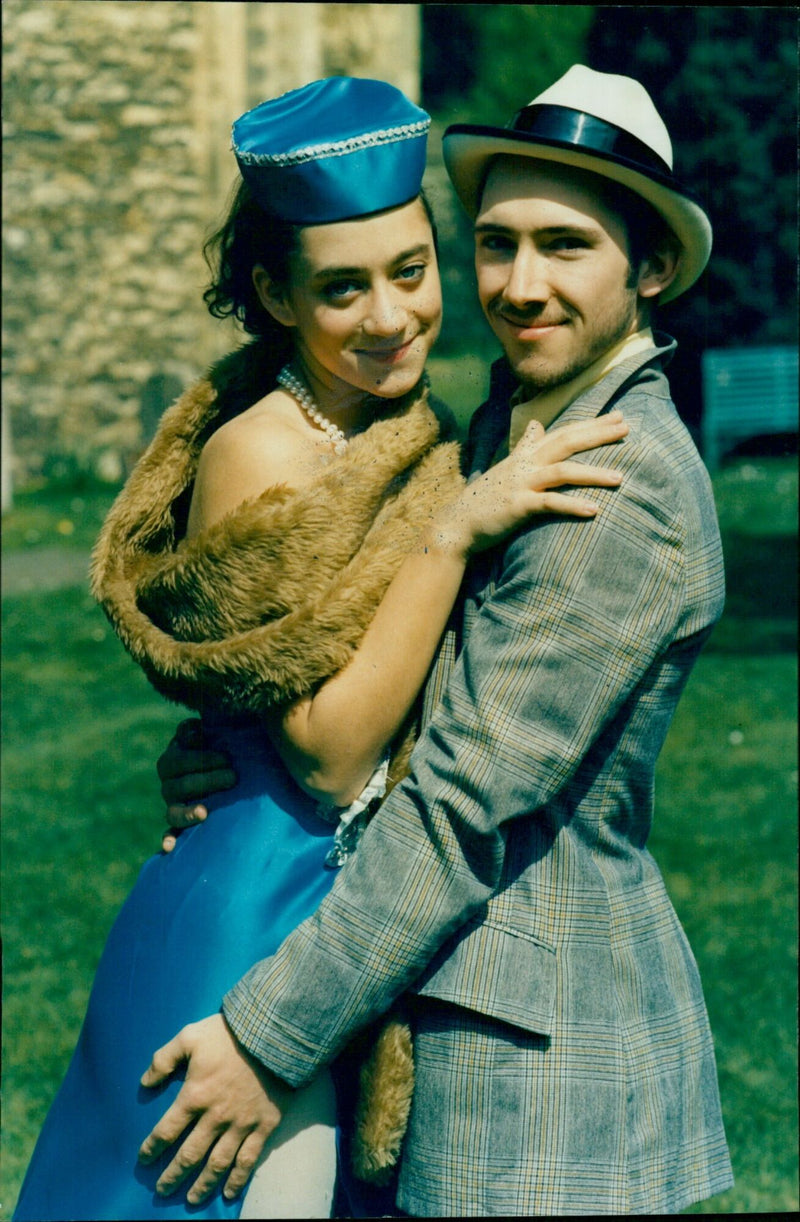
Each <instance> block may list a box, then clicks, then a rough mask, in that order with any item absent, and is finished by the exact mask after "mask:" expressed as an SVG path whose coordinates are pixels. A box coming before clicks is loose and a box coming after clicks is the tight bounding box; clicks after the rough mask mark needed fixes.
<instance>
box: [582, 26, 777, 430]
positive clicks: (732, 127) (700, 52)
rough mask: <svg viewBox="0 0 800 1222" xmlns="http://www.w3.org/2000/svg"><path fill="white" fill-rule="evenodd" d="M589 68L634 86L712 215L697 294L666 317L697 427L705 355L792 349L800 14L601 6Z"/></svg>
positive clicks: (675, 379)
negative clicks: (745, 348) (709, 249)
mask: <svg viewBox="0 0 800 1222" xmlns="http://www.w3.org/2000/svg"><path fill="white" fill-rule="evenodd" d="M595 13H596V15H595V21H594V24H593V27H592V30H591V33H590V35H589V40H588V48H587V53H588V62H589V63H590V64H591V66H592V67H593V68H596V69H598V70H599V71H601V72H622V73H625V74H628V75H630V76H634V77H637V78H638V79H639V80H641V81H642V83H643V84H644V85H645V87H646V88H647V89H648V91H649V92H650V93H651V94H652V96H653V98H654V99H655V101H656V104H657V106H658V108H659V110H660V112H661V114H662V115H663V117H664V121H665V122H666V124H667V127H668V128H669V131H670V134H671V136H672V142H673V147H674V152H675V165H676V170H677V173H678V176H679V178H681V179H682V180H683V181H684V182H685V183H686V184H687V186H689V187H690V188H692V189H693V190H694V191H695V193H696V194H697V195H698V196H699V198H700V199H701V201H702V202H703V204H704V206H705V207H706V208H707V209H708V211H709V214H710V216H711V219H712V223H713V225H714V252H713V254H712V257H711V262H710V264H709V268H708V271H707V273H706V274H705V276H704V277H703V279H702V281H701V283H700V284H699V285H698V286H697V287H696V288H695V289H693V290H691V291H690V292H689V293H687V294H686V295H685V296H684V297H680V298H679V299H678V301H677V302H676V303H675V305H674V306H668V307H666V309H665V310H664V312H663V324H664V326H665V328H666V329H667V330H668V331H670V332H671V333H672V334H674V335H675V336H676V337H677V339H678V341H679V345H680V346H679V352H678V355H677V356H676V358H675V360H674V361H673V365H672V367H671V369H670V381H671V383H672V388H673V394H674V396H675V400H676V403H677V404H678V406H679V408H680V409H681V412H682V414H683V415H684V417H685V418H686V419H687V421H688V423H689V424H690V425H696V424H697V423H698V422H699V418H700V410H701V406H700V356H701V354H702V350H703V349H704V348H706V347H736V346H738V345H741V344H748V345H750V344H773V343H796V342H797V338H796V337H797V314H796V309H797V246H796V218H797V178H796V174H797V144H796V132H797V102H796V99H797V92H796V89H797V59H796V54H797V52H796V47H797V9H795V8H790V7H786V8H778V7H773V6H767V7H762V8H758V7H751V6H742V7H732V6H717V7H713V8H712V7H709V6H686V7H683V6H678V5H670V6H655V7H645V8H625V7H618V6H610V5H603V6H599V7H598V8H597V9H596V10H595Z"/></svg>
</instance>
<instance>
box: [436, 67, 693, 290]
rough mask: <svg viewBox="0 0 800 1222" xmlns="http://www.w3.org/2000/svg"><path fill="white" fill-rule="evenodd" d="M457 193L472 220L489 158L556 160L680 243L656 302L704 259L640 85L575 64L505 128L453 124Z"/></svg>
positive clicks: (687, 197)
mask: <svg viewBox="0 0 800 1222" xmlns="http://www.w3.org/2000/svg"><path fill="white" fill-rule="evenodd" d="M443 150H444V160H445V165H446V166H447V172H448V174H449V175H450V178H451V179H452V182H453V186H454V187H455V190H456V194H457V195H458V197H459V199H460V200H461V203H462V204H463V205H464V207H465V209H466V210H467V213H468V214H469V215H470V216H471V217H472V218H474V217H475V216H476V215H477V213H478V208H479V207H480V198H481V193H482V190H483V183H484V179H485V176H486V171H487V169H488V167H489V163H490V161H491V159H492V158H493V157H497V156H498V155H499V154H510V155H512V156H517V157H537V158H539V159H541V160H543V161H556V162H560V163H562V164H564V165H571V166H577V167H579V168H581V169H585V170H591V171H592V172H593V173H595V174H601V175H602V176H603V177H604V178H609V179H611V180H612V181H613V182H617V183H620V184H621V185H622V186H624V187H627V188H628V189H629V190H631V191H633V192H635V193H636V194H637V195H640V196H641V197H642V198H643V199H645V200H647V202H648V203H649V204H651V205H652V207H653V208H654V209H655V210H656V212H658V213H659V215H660V216H661V217H663V219H664V220H665V221H666V223H667V225H669V227H670V229H671V230H672V231H673V233H674V234H675V236H676V237H677V239H678V241H679V242H680V244H681V255H680V259H679V262H678V273H677V275H676V277H675V279H674V280H673V281H672V283H671V284H670V285H669V287H668V289H666V290H665V291H664V293H662V295H661V300H662V301H671V300H672V299H673V298H675V297H678V296H679V295H680V294H681V293H683V292H685V291H686V289H688V288H689V287H690V286H691V285H692V284H694V282H695V280H696V279H697V277H698V276H699V275H700V273H701V272H702V271H703V268H704V267H705V266H706V264H707V263H708V259H709V255H710V254H711V223H710V221H709V219H708V217H707V216H706V214H705V212H704V211H703V209H702V208H701V207H700V205H699V204H698V203H697V202H696V201H695V200H694V199H693V198H692V196H691V194H690V193H689V192H688V191H687V189H686V188H685V187H683V186H682V185H681V184H680V183H679V182H678V180H677V179H676V178H675V176H674V174H673V172H672V142H671V141H670V138H669V132H668V131H667V129H666V127H665V126H664V121H663V119H662V118H661V116H660V115H659V113H658V111H657V110H656V108H655V106H654V105H653V102H652V99H651V97H650V95H649V94H648V92H647V90H646V89H645V88H644V86H642V85H640V84H639V82H638V81H634V80H632V79H631V77H629V76H615V75H612V74H611V73H608V72H595V71H593V70H592V69H591V68H586V67H584V65H583V64H575V65H573V67H572V68H570V69H569V71H568V72H566V73H565V74H564V76H562V77H561V78H560V79H559V80H557V81H556V82H555V84H554V85H551V86H550V88H549V89H545V91H544V93H540V94H539V96H538V97H536V98H534V99H533V101H532V102H531V103H530V104H529V105H528V106H525V107H524V108H523V109H522V110H521V111H519V113H518V114H517V115H516V117H515V118H514V120H513V122H512V123H511V124H510V125H509V126H508V127H481V126H476V125H474V124H471V123H456V124H454V125H453V126H451V127H448V129H447V131H446V132H445V134H444V141H443Z"/></svg>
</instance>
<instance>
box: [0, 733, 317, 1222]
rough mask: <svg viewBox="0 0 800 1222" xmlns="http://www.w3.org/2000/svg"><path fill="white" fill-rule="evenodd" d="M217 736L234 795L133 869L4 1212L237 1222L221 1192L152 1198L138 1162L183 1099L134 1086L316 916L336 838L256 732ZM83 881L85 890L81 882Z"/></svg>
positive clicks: (168, 1090)
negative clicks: (168, 848)
mask: <svg viewBox="0 0 800 1222" xmlns="http://www.w3.org/2000/svg"><path fill="white" fill-rule="evenodd" d="M217 728H218V737H219V741H220V743H221V745H224V746H225V747H226V748H227V749H228V750H229V752H230V753H231V755H232V757H233V759H234V761H235V765H236V768H237V772H238V775H239V783H238V785H237V787H236V789H235V790H230V791H228V792H227V793H225V794H219V795H217V796H216V797H214V798H212V799H210V800H209V802H208V803H207V805H208V808H209V816H208V819H207V820H206V821H205V822H204V823H202V824H199V825H198V826H196V827H194V828H191V829H189V830H187V831H184V832H183V833H182V834H181V835H180V836H179V837H178V843H177V845H176V847H175V849H174V850H173V851H172V852H171V853H160V854H159V855H158V856H156V857H152V858H150V859H149V860H148V861H147V862H146V863H145V865H144V866H143V868H142V870H141V872H140V874H139V877H138V879H137V881H136V884H135V885H134V888H133V890H132V891H131V893H130V895H129V896H128V899H127V900H126V902H125V904H124V905H123V907H122V910H121V911H120V913H119V916H118V917H117V920H116V922H115V924H114V926H113V928H112V930H111V933H110V935H109V938H108V941H107V943H106V946H105V949H104V951H103V955H102V958H101V960H100V964H99V967H98V969H97V975H96V976H95V980H94V985H93V988H92V993H91V997H90V999H89V1006H88V1010H87V1014H86V1019H85V1021H84V1025H83V1029H82V1031H81V1035H80V1039H79V1042H78V1046H77V1048H76V1050H75V1053H74V1055H73V1058H72V1061H71V1063H70V1066H69V1069H68V1070H67V1074H66V1077H65V1079H64V1082H63V1084H62V1086H61V1089H60V1090H59V1092H58V1095H57V1096H56V1099H55V1101H54V1103H53V1105H52V1107H51V1109H50V1112H49V1113H48V1116H47V1119H46V1121H45V1124H44V1127H43V1129H42V1132H41V1134H40V1136H39V1140H38V1142H37V1145H36V1148H35V1150H34V1154H33V1158H32V1160H31V1163H30V1166H29V1168H28V1172H27V1175H26V1178H25V1182H24V1184H23V1187H22V1191H21V1193H20V1197H19V1201H18V1203H17V1209H16V1212H15V1214H14V1218H15V1220H17V1222H28V1220H30V1222H48V1220H50V1219H53V1220H58V1222H64V1220H65V1219H103V1220H108V1219H114V1220H115V1222H122V1220H123V1219H146V1218H162V1219H169V1218H235V1217H238V1214H239V1210H240V1208H241V1198H239V1199H238V1200H236V1201H232V1202H227V1201H225V1200H224V1199H223V1198H222V1195H221V1191H219V1190H217V1191H216V1192H215V1193H214V1195H213V1196H212V1197H211V1198H210V1199H209V1200H207V1201H206V1202H205V1203H204V1204H203V1205H202V1206H200V1207H197V1206H189V1205H187V1203H186V1198H185V1192H184V1190H182V1189H181V1190H179V1191H178V1192H177V1193H176V1194H175V1195H174V1196H172V1197H166V1198H160V1197H157V1196H156V1195H155V1183H156V1180H157V1179H158V1177H159V1174H160V1172H161V1170H162V1169H163V1167H164V1166H166V1164H167V1162H168V1161H169V1155H166V1156H164V1157H163V1158H162V1159H161V1160H160V1161H159V1162H158V1163H155V1164H153V1165H151V1166H147V1167H143V1166H140V1165H139V1163H138V1162H137V1151H138V1149H139V1146H140V1144H141V1142H142V1141H143V1139H144V1138H145V1137H146V1136H147V1134H148V1133H149V1132H150V1130H151V1129H152V1128H153V1126H154V1125H155V1124H156V1122H157V1121H158V1119H159V1118H160V1116H162V1115H163V1113H164V1112H165V1111H166V1109H167V1107H168V1106H169V1105H170V1104H171V1103H172V1101H173V1099H174V1098H175V1096H176V1095H177V1093H178V1090H179V1088H180V1085H181V1082H180V1080H170V1082H169V1083H168V1084H167V1085H166V1087H164V1088H161V1089H158V1090H155V1091H152V1090H145V1089H143V1088H142V1087H140V1086H139V1079H140V1077H141V1075H142V1073H143V1072H144V1070H145V1069H146V1068H147V1066H148V1065H149V1063H150V1059H151V1057H152V1054H153V1052H154V1051H155V1050H156V1049H157V1048H159V1047H160V1046H161V1045H162V1044H164V1043H166V1042H167V1041H168V1040H169V1039H171V1038H172V1037H173V1036H174V1035H175V1034H177V1032H178V1031H179V1030H180V1028H181V1027H183V1026H184V1025H185V1024H186V1023H189V1022H194V1021H196V1020H198V1019H201V1018H205V1017H207V1016H208V1015H209V1014H213V1013H215V1012H217V1011H218V1010H219V1008H220V1003H221V1000H222V997H223V995H224V994H225V993H226V992H227V990H228V989H229V988H231V986H232V985H233V984H235V983H236V981H237V980H238V979H239V977H241V976H242V975H244V973H245V972H246V971H247V970H248V969H249V968H250V967H252V966H253V964H254V963H256V962H257V961H258V960H259V959H263V958H264V957H265V956H267V955H270V954H272V953H273V951H274V950H275V949H276V948H277V947H278V945H279V944H280V943H281V942H282V941H283V939H284V938H285V937H286V935H287V934H289V933H290V932H291V931H292V930H293V929H295V928H296V927H297V925H299V924H300V923H301V921H303V920H304V919H305V918H306V917H307V916H309V915H310V914H311V913H312V912H314V910H315V909H316V908H317V906H318V905H319V903H320V902H321V900H322V899H323V898H324V897H325V895H326V894H327V892H328V891H329V889H330V887H331V885H332V883H333V881H334V878H335V877H336V870H335V869H330V868H328V867H327V866H326V864H325V857H326V854H327V853H328V851H329V849H330V848H331V846H332V841H333V833H334V828H333V826H332V825H331V824H330V823H326V822H324V821H323V820H322V819H320V818H319V816H318V815H317V813H316V807H315V803H314V801H313V800H312V799H311V798H309V797H307V796H306V795H305V794H303V793H302V792H301V791H300V790H299V789H298V787H297V786H296V785H295V784H294V783H293V782H292V780H291V779H290V778H289V776H288V774H287V773H286V770H285V769H284V767H283V766H282V764H281V762H280V760H279V759H278V758H277V756H276V755H275V754H274V753H273V751H272V750H271V748H270V747H269V745H268V744H267V742H266V741H265V735H264V733H263V731H262V730H259V729H258V728H257V727H255V726H254V725H253V724H252V723H244V722H242V723H239V724H236V725H234V724H232V723H229V724H227V725H226V726H224V727H217ZM89 885H91V880H89Z"/></svg>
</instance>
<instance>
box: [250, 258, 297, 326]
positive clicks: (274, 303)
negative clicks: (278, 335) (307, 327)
mask: <svg viewBox="0 0 800 1222" xmlns="http://www.w3.org/2000/svg"><path fill="white" fill-rule="evenodd" d="M253 287H254V288H255V290H256V293H257V294H258V300H259V301H260V302H261V304H262V306H263V307H264V309H265V310H266V311H267V312H268V313H269V314H271V315H272V317H273V318H274V319H275V321H276V322H279V323H280V324H281V326H283V327H295V326H297V321H296V319H295V316H294V311H293V310H292V307H291V306H290V305H289V302H288V301H287V300H286V292H285V289H284V286H283V285H280V284H278V282H277V281H276V280H273V278H272V276H270V274H269V272H268V271H267V269H266V268H265V267H263V266H262V264H261V263H256V265H255V267H254V268H253Z"/></svg>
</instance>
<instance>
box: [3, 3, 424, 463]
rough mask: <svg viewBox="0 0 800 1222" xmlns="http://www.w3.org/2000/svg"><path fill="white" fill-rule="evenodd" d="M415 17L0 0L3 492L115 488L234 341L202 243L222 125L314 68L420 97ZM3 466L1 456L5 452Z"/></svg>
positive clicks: (221, 167) (312, 8) (228, 180)
mask: <svg viewBox="0 0 800 1222" xmlns="http://www.w3.org/2000/svg"><path fill="white" fill-rule="evenodd" d="M418 8H419V6H417V5H385V4H324V3H321V4H272V3H245V4H240V3H205V2H202V0H195V2H191V0H138V2H137V0H4V3H3V5H2V15H3V76H4V107H3V121H4V149H3V156H4V160H3V209H4V260H3V275H4V287H3V331H4V338H3V346H4V358H5V370H4V393H3V409H4V412H5V413H6V419H7V421H8V418H10V421H11V434H12V441H11V448H13V454H14V472H15V477H16V479H17V480H25V479H27V478H29V477H31V476H37V475H42V474H43V475H48V474H58V473H59V472H60V473H64V471H65V470H66V469H69V468H76V469H78V470H82V471H92V472H94V473H95V474H98V475H100V476H101V477H102V478H105V479H109V480H116V479H118V478H120V476H122V475H123V474H124V473H125V471H126V470H127V469H128V468H129V466H130V463H131V462H132V461H133V459H134V458H135V457H136V455H137V454H138V453H139V452H140V449H141V445H142V441H143V437H144V436H145V435H146V434H147V433H148V432H149V430H150V429H151V428H152V422H153V420H154V418H155V417H157V415H158V414H159V413H160V411H161V410H162V409H163V407H164V406H165V405H166V402H168V401H170V399H171V398H172V397H174V395H175V393H177V392H178V391H179V390H180V389H181V388H182V387H183V386H185V385H186V384H188V383H189V382H190V381H191V380H192V379H193V378H194V377H196V376H197V374H198V373H199V372H201V371H202V369H203V368H204V367H205V366H206V365H207V364H208V362H209V361H210V360H213V359H214V358H215V357H216V356H218V355H220V354H221V353H222V352H224V351H226V350H227V349H228V348H230V347H231V346H232V345H233V344H235V343H236V342H237V341H238V337H239V333H237V332H236V331H235V330H234V328H233V325H232V324H226V323H221V322H219V321H215V320H212V319H211V318H209V317H208V315H207V314H206V312H205V308H204V306H203V303H202V300H201V293H202V290H203V287H204V285H205V278H206V268H205V264H204V262H203V260H202V256H201V253H200V248H201V245H202V241H203V239H204V237H205V236H206V234H207V232H208V230H209V228H210V227H211V225H212V224H213V222H214V221H215V220H217V219H218V218H219V216H220V214H221V212H222V209H223V207H224V204H225V200H226V198H227V196H228V192H229V190H230V187H231V184H232V182H233V181H234V178H235V164H234V162H233V157H232V154H231V152H230V125H231V122H232V120H233V119H234V118H236V116H237V115H239V114H240V113H241V112H242V111H243V110H245V109H246V108H247V107H248V106H252V105H255V104H256V103H258V102H259V101H262V100H263V99H264V98H265V97H269V96H274V95H276V94H278V93H281V92H283V91H284V90H286V89H290V88H295V87H297V86H298V85H301V84H305V83H306V82H307V81H310V80H313V79H315V78H316V77H319V76H323V75H327V74H332V73H337V72H341V73H349V74H352V75H364V76H366V75H374V76H378V77H383V78H384V79H387V80H392V81H393V82H394V83H396V84H397V85H399V86H400V87H401V88H403V89H405V90H406V91H407V92H408V93H409V94H410V95H411V96H412V97H416V96H417V94H418V79H419V13H418ZM3 454H4V465H5V461H7V460H8V458H9V454H10V447H9V444H8V443H7V442H6V444H5V445H4V446H3Z"/></svg>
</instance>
